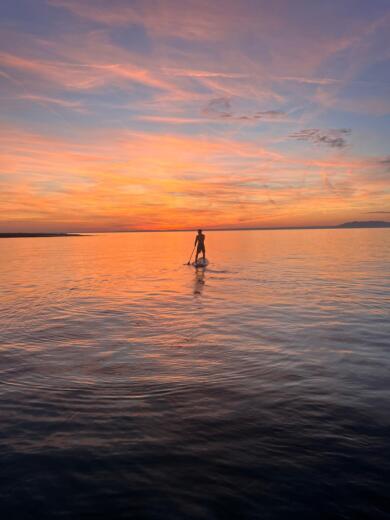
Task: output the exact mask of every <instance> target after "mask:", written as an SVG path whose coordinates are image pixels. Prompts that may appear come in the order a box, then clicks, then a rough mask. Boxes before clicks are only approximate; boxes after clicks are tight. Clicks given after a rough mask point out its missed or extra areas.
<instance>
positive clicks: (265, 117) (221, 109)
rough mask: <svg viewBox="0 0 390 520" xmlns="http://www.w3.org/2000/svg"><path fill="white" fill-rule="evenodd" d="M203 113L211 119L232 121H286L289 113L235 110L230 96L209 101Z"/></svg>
mask: <svg viewBox="0 0 390 520" xmlns="http://www.w3.org/2000/svg"><path fill="white" fill-rule="evenodd" d="M202 114H203V115H204V116H206V117H209V118H211V119H224V120H230V121H271V122H273V121H286V119H287V114H286V112H283V111H281V110H261V111H255V112H253V113H250V114H243V113H238V112H234V111H233V109H232V104H231V101H230V99H229V98H226V97H221V98H216V99H212V100H211V101H209V102H208V103H207V104H206V106H205V107H204V108H203V110H202Z"/></svg>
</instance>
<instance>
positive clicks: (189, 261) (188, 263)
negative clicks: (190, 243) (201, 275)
mask: <svg viewBox="0 0 390 520" xmlns="http://www.w3.org/2000/svg"><path fill="white" fill-rule="evenodd" d="M194 251H195V246H194V249H193V250H192V253H191V256H190V259H189V260H188V262H187V263H186V264H184V265H190V263H191V258H192V255H193V254H194Z"/></svg>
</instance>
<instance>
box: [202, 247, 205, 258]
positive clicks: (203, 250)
mask: <svg viewBox="0 0 390 520" xmlns="http://www.w3.org/2000/svg"><path fill="white" fill-rule="evenodd" d="M202 254H203V260H205V259H206V248H205V247H204V246H203V247H202Z"/></svg>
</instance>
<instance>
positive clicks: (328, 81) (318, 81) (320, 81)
mask: <svg viewBox="0 0 390 520" xmlns="http://www.w3.org/2000/svg"><path fill="white" fill-rule="evenodd" d="M275 79H277V80H280V81H294V82H296V83H304V84H308V85H337V84H339V83H340V82H341V80H339V79H333V78H305V77H297V76H275Z"/></svg>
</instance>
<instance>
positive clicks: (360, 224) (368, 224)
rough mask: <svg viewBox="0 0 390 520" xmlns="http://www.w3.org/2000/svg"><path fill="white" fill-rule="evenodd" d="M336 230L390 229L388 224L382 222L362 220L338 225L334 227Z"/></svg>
mask: <svg viewBox="0 0 390 520" xmlns="http://www.w3.org/2000/svg"><path fill="white" fill-rule="evenodd" d="M336 227H338V228H383V227H390V222H385V221H383V220H363V221H358V220H357V221H356V220H355V221H354V222H344V224H339V225H338V226H336Z"/></svg>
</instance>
